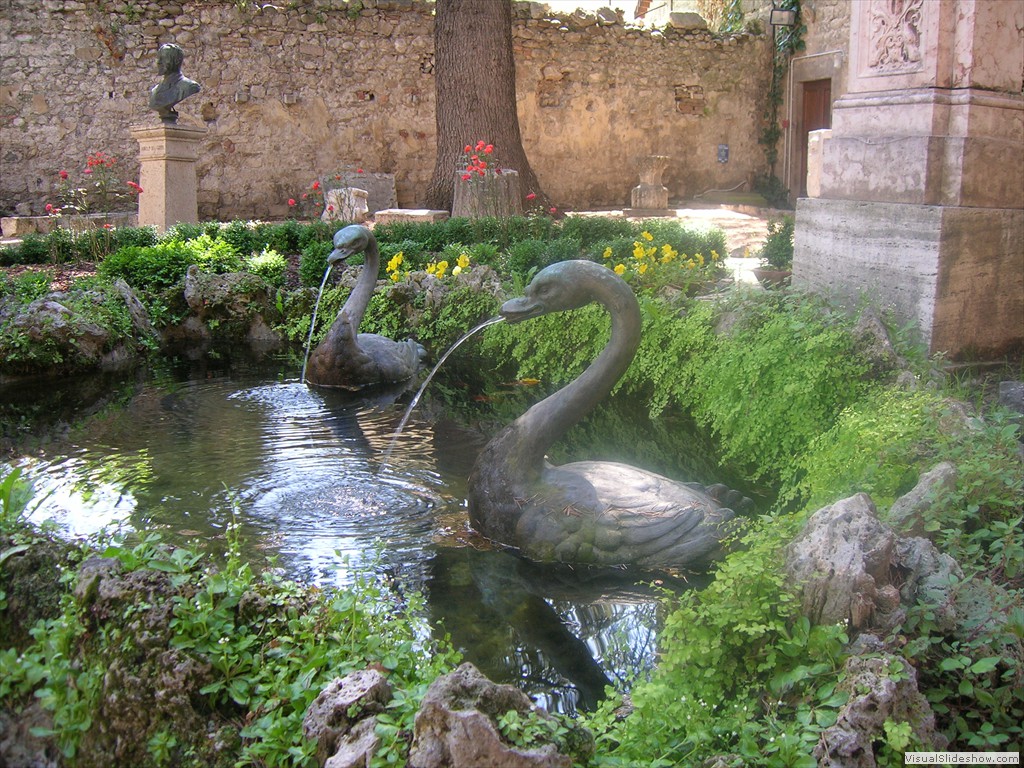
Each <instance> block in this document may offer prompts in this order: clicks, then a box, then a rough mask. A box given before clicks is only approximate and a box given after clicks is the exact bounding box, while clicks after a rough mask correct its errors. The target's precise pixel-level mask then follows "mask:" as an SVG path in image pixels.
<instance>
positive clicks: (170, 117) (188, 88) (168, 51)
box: [149, 43, 199, 123]
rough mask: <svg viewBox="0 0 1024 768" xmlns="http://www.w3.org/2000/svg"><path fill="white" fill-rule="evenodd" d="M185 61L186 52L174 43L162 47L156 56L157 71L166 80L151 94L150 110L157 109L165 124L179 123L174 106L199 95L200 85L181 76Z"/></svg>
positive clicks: (154, 88) (154, 87) (156, 86)
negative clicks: (196, 94) (182, 65)
mask: <svg viewBox="0 0 1024 768" xmlns="http://www.w3.org/2000/svg"><path fill="white" fill-rule="evenodd" d="M184 60H185V52H184V51H182V49H181V46H179V45H175V44H174V43H165V44H164V45H161V46H160V50H159V51H158V52H157V55H156V65H157V71H158V72H159V73H160V74H161V75H163V76H164V79H163V80H162V81H161V82H160V83H158V84H157V85H155V86H153V89H152V90H151V91H150V92H149V108H150V109H155V110H156V113H157V114H158V115H160V119H161V120H162V121H163V122H165V123H176V122H178V112H177V111H176V110H175V109H174V105H175V104H177V103H178V102H179V101H181V100H183V99H187V98H188V97H189V96H191V95H192V94H194V93H199V83H197V82H196V81H195V80H189V79H188V78H187V77H185V76H184V75H182V74H181V62H182V61H184Z"/></svg>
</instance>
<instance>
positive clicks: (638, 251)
mask: <svg viewBox="0 0 1024 768" xmlns="http://www.w3.org/2000/svg"><path fill="white" fill-rule="evenodd" d="M634 245H635V246H636V247H634V248H633V258H634V259H636V260H637V261H640V259H642V258H643V257H644V247H643V246H642V245H640V243H634Z"/></svg>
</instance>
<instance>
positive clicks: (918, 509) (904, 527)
mask: <svg viewBox="0 0 1024 768" xmlns="http://www.w3.org/2000/svg"><path fill="white" fill-rule="evenodd" d="M956 476H957V472H956V467H955V466H953V465H952V464H950V463H949V462H947V461H944V462H942V463H940V464H937V465H936V466H935V467H934V468H932V469H931V470H930V471H929V472H926V473H925V474H923V475H921V478H920V479H919V480H918V482H917V485H915V486H914V488H913V489H912V490H911V491H910V492H909V493H907V494H904V495H903V496H901V497H900V498H898V499H897V500H896V501H894V502H893V505H892V506H891V507H890V508H889V523H890V525H892V526H893V528H895V529H896V530H897V531H900V532H901V533H904V534H908V535H910V536H922V537H924V538H931V534H929V532H928V531H926V530H925V522H926V517H927V515H926V513H927V511H928V510H929V509H930V508H931V507H933V506H934V505H935V504H936V503H937V502H938V501H939V500H940V499H942V498H944V497H945V496H946V495H947V494H949V493H952V492H953V491H954V490H955V489H956Z"/></svg>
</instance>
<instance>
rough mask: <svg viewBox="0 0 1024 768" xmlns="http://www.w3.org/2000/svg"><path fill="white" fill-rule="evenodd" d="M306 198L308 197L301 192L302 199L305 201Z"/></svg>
mask: <svg viewBox="0 0 1024 768" xmlns="http://www.w3.org/2000/svg"><path fill="white" fill-rule="evenodd" d="M307 197H309V195H308V194H307V193H306V192H303V193H302V199H303V200H305V199H306V198H307Z"/></svg>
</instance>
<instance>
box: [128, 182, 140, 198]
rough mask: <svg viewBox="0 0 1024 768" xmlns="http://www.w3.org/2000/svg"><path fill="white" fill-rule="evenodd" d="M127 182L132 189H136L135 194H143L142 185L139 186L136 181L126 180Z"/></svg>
mask: <svg viewBox="0 0 1024 768" xmlns="http://www.w3.org/2000/svg"><path fill="white" fill-rule="evenodd" d="M126 183H127V184H128V186H129V187H131V188H132V189H134V190H135V194H137V195H138V194H141V193H142V187H140V186H139V185H138V184H136V183H135V182H134V181H129V182H126Z"/></svg>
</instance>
